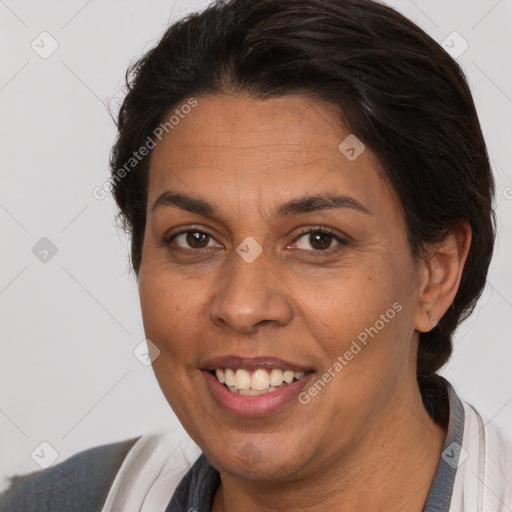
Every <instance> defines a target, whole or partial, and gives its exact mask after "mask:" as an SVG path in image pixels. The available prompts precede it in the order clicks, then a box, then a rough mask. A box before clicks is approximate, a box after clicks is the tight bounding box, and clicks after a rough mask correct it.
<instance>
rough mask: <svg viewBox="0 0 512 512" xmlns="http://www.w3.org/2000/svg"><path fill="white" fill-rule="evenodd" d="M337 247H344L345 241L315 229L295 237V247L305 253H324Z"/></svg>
mask: <svg viewBox="0 0 512 512" xmlns="http://www.w3.org/2000/svg"><path fill="white" fill-rule="evenodd" d="M333 242H334V243H333ZM338 245H346V242H345V240H343V239H342V238H339V237H337V236H336V235H335V234H333V233H330V232H328V231H324V230H320V229H315V230H309V231H306V232H304V233H303V234H302V235H300V236H298V237H297V242H296V246H297V247H298V248H299V249H303V250H306V251H312V250H313V251H325V250H327V249H332V248H333V247H336V246H338Z"/></svg>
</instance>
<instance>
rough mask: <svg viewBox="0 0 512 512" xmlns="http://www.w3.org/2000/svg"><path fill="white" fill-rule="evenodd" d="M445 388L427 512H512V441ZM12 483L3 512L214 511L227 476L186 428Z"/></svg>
mask: <svg viewBox="0 0 512 512" xmlns="http://www.w3.org/2000/svg"><path fill="white" fill-rule="evenodd" d="M443 382H444V383H445V388H446V392H447V396H448V400H449V421H448V429H447V436H446V441H445V444H444V447H443V454H442V456H441V458H440V460H439V464H438V468H437V471H436V474H435V477H434V480H433V483H432V486H431V489H430V492H429V495H428V498H427V501H426V504H425V507H424V509H423V512H462V511H464V512H510V511H511V510H512V439H510V438H509V437H506V436H505V435H504V434H503V433H502V432H500V431H499V430H497V429H496V428H495V427H493V426H492V425H491V424H490V423H488V422H486V421H485V420H484V419H482V417H481V416H480V414H479V413H478V412H477V411H476V410H475V409H474V408H473V407H472V406H471V405H469V404H468V403H466V402H465V401H464V400H461V399H460V398H459V397H458V396H457V393H456V392H455V390H454V389H453V387H452V386H451V385H450V384H449V382H448V381H446V380H445V379H443ZM11 480H12V483H11V487H10V488H9V489H8V490H7V491H6V492H5V493H4V494H3V495H2V496H0V512H36V511H37V512H82V511H83V512H85V511H87V512H137V511H139V512H178V511H179V512H189V511H190V510H194V511H195V512H210V509H211V504H212V502H213V499H214V496H215V492H216V490H217V487H218V485H219V483H220V476H219V473H218V471H217V470H216V469H215V468H214V467H213V466H212V465H211V464H210V463H209V461H208V460H207V458H206V457H205V456H204V454H202V453H201V450H200V449H199V447H198V446H197V445H196V444H195V443H194V442H193V441H192V440H191V439H190V438H189V437H188V436H187V435H186V433H185V432H184V431H183V430H182V429H181V430H176V431H171V432H161V431H160V432H153V433H148V434H145V435H143V436H141V437H139V438H136V439H131V440H128V441H124V442H121V443H115V444H111V445H105V446H100V447H96V448H92V449H90V450H86V451H84V452H81V453H79V454H77V455H75V456H73V457H71V458H70V459H68V460H66V461H64V462H62V463H60V464H57V465H56V466H53V467H50V468H48V469H46V470H42V471H38V472H36V473H31V474H29V475H23V476H16V477H14V478H13V479H11Z"/></svg>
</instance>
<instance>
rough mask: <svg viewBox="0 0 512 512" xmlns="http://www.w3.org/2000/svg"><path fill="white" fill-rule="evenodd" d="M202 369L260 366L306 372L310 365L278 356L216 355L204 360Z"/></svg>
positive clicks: (246, 368) (256, 368)
mask: <svg viewBox="0 0 512 512" xmlns="http://www.w3.org/2000/svg"><path fill="white" fill-rule="evenodd" d="M202 368H203V369H204V370H215V369H217V368H232V369H234V368H243V369H244V370H258V369H260V368H268V369H273V368H278V369H281V370H293V371H294V372H307V371H309V370H311V368H310V367H307V366H304V365H301V364H297V363H293V362H291V361H285V360H284V359H280V358H278V357H272V356H258V357H241V356H234V355H228V356H218V357H213V358H211V359H208V360H207V361H205V363H204V364H203V365H202Z"/></svg>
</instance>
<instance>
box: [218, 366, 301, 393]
mask: <svg viewBox="0 0 512 512" xmlns="http://www.w3.org/2000/svg"><path fill="white" fill-rule="evenodd" d="M310 372H311V371H308V372H296V371H293V370H286V369H281V368H273V369H271V370H268V369H266V368H258V369H256V370H246V369H244V368H216V369H215V370H211V371H210V373H211V374H212V375H214V376H215V377H216V378H217V380H218V381H219V382H220V383H221V384H222V385H223V386H224V387H225V388H226V389H228V390H229V391H230V392H231V393H237V394H239V395H245V396H258V395H265V394H266V393H272V392H275V391H277V390H278V389H280V388H282V387H284V386H287V385H288V384H291V383H292V382H296V381H299V380H301V379H302V378H303V377H304V376H305V375H306V373H310Z"/></svg>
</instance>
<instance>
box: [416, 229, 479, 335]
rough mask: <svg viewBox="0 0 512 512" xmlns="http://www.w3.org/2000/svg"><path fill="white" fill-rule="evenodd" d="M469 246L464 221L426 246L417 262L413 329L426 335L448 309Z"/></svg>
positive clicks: (468, 234)
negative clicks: (441, 237)
mask: <svg viewBox="0 0 512 512" xmlns="http://www.w3.org/2000/svg"><path fill="white" fill-rule="evenodd" d="M470 245H471V227H470V226H469V224H468V222H466V221H461V222H459V223H458V224H456V225H455V226H454V227H453V228H452V229H451V230H450V231H449V232H448V234H447V235H446V236H445V238H444V239H443V240H442V241H441V242H436V243H432V244H429V245H427V255H426V257H425V258H424V260H423V261H422V262H421V263H420V266H421V269H420V277H421V282H420V287H419V303H418V309H417V311H416V318H415V324H414V328H415V329H416V330H417V331H420V332H428V331H430V330H431V329H433V328H434V327H435V326H436V324H437V322H439V320H440V319H441V318H442V316H443V315H444V314H445V313H446V311H447V309H448V308H449V307H450V305H451V303H452V302H453V299H454V298H455V295H456V293H457V290H458V288H459V284H460V279H461V276H462V270H463V268H464V263H465V262H466V258H467V256H468V252H469V247H470Z"/></svg>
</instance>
